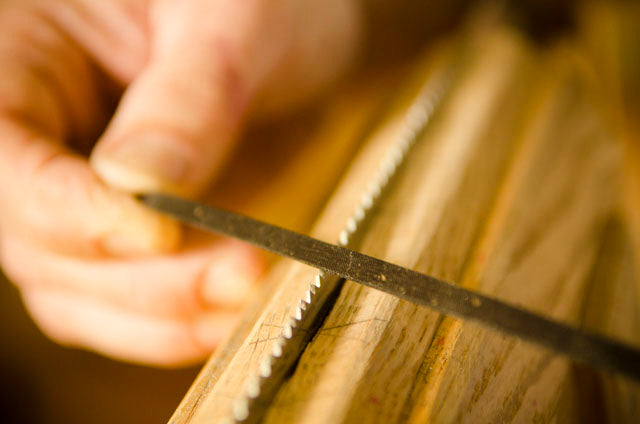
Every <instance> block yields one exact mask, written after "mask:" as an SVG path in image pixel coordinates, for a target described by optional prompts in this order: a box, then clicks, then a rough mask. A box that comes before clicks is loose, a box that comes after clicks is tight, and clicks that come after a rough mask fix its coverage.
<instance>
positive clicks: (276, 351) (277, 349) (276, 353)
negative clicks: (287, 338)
mask: <svg viewBox="0 0 640 424" xmlns="http://www.w3.org/2000/svg"><path fill="white" fill-rule="evenodd" d="M283 343H284V339H278V341H277V342H276V344H274V345H273V352H272V353H271V354H272V355H273V357H274V358H279V357H281V356H282V344H283Z"/></svg>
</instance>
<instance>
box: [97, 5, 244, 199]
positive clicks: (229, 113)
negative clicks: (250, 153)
mask: <svg viewBox="0 0 640 424" xmlns="http://www.w3.org/2000/svg"><path fill="white" fill-rule="evenodd" d="M172 4H173V7H172V9H171V15H170V16H169V15H168V13H164V14H163V16H162V17H157V16H155V15H154V14H153V13H151V18H150V25H151V32H152V33H153V39H152V43H151V47H150V58H149V61H148V62H147V65H146V67H145V68H144V69H143V71H142V72H141V73H140V74H139V75H138V76H137V77H136V79H135V80H134V81H133V83H132V84H131V85H130V86H129V87H128V88H127V90H126V92H125V94H124V96H123V98H122V101H121V103H120V105H119V107H118V109H117V111H116V113H115V116H114V119H113V120H112V122H111V124H110V125H109V127H108V128H107V131H106V132H105V134H104V136H103V137H102V138H101V139H100V140H99V141H98V144H97V146H96V148H95V149H94V152H93V153H92V155H91V164H92V166H93V168H94V169H95V170H96V172H98V174H99V175H100V176H101V177H102V178H103V179H104V180H105V181H107V182H108V183H109V184H111V185H113V186H115V187H119V188H122V189H125V190H128V191H132V192H148V191H168V192H173V193H178V194H182V195H194V194H196V193H198V192H201V191H202V190H203V189H204V188H205V187H206V186H207V184H208V183H209V182H210V181H211V179H212V178H213V177H214V175H215V173H216V172H217V171H218V170H219V169H220V165H221V163H222V162H223V160H224V159H225V158H226V157H227V155H228V153H229V151H230V149H231V147H232V145H233V142H234V139H235V136H236V133H237V131H238V128H239V125H240V123H241V121H242V118H243V116H244V112H245V110H246V105H247V102H248V87H247V83H246V79H245V76H244V75H243V72H244V71H243V70H242V69H241V66H240V64H239V62H238V60H237V57H234V53H235V52H234V50H233V49H232V48H231V47H229V46H227V45H225V43H224V41H223V40H222V39H221V38H220V37H219V39H215V37H214V36H211V35H209V34H210V33H211V30H210V29H208V28H206V27H212V26H213V25H210V24H209V22H208V21H206V22H204V23H203V22H202V19H189V16H190V13H193V10H191V9H194V8H193V7H191V6H189V4H190V3H185V4H184V6H179V3H177V2H172ZM191 18H194V16H191ZM158 21H162V25H160V24H159V22H158ZM198 22H200V25H199V26H198V25H197V23H198ZM203 24H206V25H203ZM203 26H204V27H205V28H202V27H203Z"/></svg>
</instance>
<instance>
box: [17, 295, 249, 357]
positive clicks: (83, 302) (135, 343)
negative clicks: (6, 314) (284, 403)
mask: <svg viewBox="0 0 640 424" xmlns="http://www.w3.org/2000/svg"><path fill="white" fill-rule="evenodd" d="M23 299H24V302H25V304H26V306H27V308H28V309H29V312H30V313H31V316H32V317H33V319H34V321H35V322H36V323H37V324H38V326H39V327H40V328H41V329H42V330H43V331H44V332H45V333H46V334H47V335H48V336H49V337H51V338H52V339H54V340H55V341H57V342H59V343H62V344H65V345H70V346H76V347H82V348H87V349H90V350H93V351H96V352H100V353H102V354H105V355H107V356H110V357H113V358H115V359H120V360H126V361H131V362H138V363H144V364H150V365H156V366H181V365H188V364H191V363H194V362H198V361H200V360H202V359H203V358H204V357H206V355H208V354H209V353H210V352H211V350H212V349H213V348H214V347H215V346H216V345H217V344H218V343H219V342H220V341H221V339H222V338H224V337H225V336H226V335H227V333H228V332H229V331H230V330H231V329H232V328H233V326H234V324H235V321H236V319H237V315H236V314H233V313H228V312H217V313H209V314H207V315H201V316H199V317H198V318H197V319H194V320H192V321H179V320H170V319H161V318H157V317H150V316H146V315H140V314H135V313H131V312H127V311H123V310H122V309H119V308H116V307H113V306H110V305H105V304H103V303H101V302H98V301H95V300H91V299H87V298H83V297H80V296H73V295H69V294H68V293H60V292H53V291H41V290H29V291H26V292H24V293H23Z"/></svg>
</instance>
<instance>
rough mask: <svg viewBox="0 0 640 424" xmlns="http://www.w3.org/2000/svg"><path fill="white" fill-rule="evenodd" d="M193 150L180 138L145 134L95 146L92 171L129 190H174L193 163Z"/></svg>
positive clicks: (111, 183)
mask: <svg viewBox="0 0 640 424" xmlns="http://www.w3.org/2000/svg"><path fill="white" fill-rule="evenodd" d="M193 162H194V157H193V152H191V151H190V149H189V146H188V145H187V144H186V143H184V142H183V141H182V140H179V139H177V138H173V137H169V136H167V135H164V134H157V135H156V134H149V135H145V136H143V137H139V138H134V139H131V140H126V141H122V142H119V143H118V144H117V145H107V146H105V147H103V148H98V149H97V150H96V153H95V154H94V156H92V158H91V163H92V165H93V167H94V169H95V171H96V172H97V173H98V174H99V175H100V176H101V177H102V178H103V179H104V180H105V181H107V182H108V183H109V184H110V185H112V186H115V187H118V188H121V189H124V190H127V191H130V192H138V193H141V192H148V191H155V190H169V191H176V190H178V189H177V187H180V186H181V185H182V184H181V183H182V182H183V181H184V180H185V178H187V174H188V172H189V170H190V168H191V167H192V166H193Z"/></svg>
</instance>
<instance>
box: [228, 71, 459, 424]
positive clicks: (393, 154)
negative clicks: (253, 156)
mask: <svg viewBox="0 0 640 424" xmlns="http://www.w3.org/2000/svg"><path fill="white" fill-rule="evenodd" d="M440 82H441V84H440V85H433V84H432V83H428V85H425V86H424V87H423V88H422V90H421V91H420V93H418V95H417V96H416V98H415V100H414V102H413V105H412V106H411V107H410V109H409V111H408V113H407V116H406V117H405V128H404V129H403V130H402V132H401V133H400V134H398V140H397V141H396V142H395V144H394V146H393V147H392V148H391V150H390V151H389V152H388V153H387V155H386V156H385V158H384V159H383V161H382V162H381V164H380V169H379V170H378V174H377V175H375V176H374V178H373V179H372V180H371V182H370V185H369V186H368V188H367V189H366V190H365V191H364V192H363V193H362V195H361V198H360V202H359V204H357V205H356V208H355V210H354V212H353V215H352V216H351V217H350V218H349V219H348V220H347V224H346V227H345V228H344V229H343V230H342V231H341V232H340V234H339V237H338V239H339V244H340V245H342V246H346V245H347V244H348V243H349V237H350V235H352V234H355V232H356V231H357V229H358V223H359V222H361V221H363V220H364V219H365V218H366V215H367V211H368V210H369V209H371V208H372V207H373V205H374V201H375V200H376V199H377V198H378V197H379V196H380V194H381V193H382V190H383V189H384V188H385V187H386V186H387V184H388V182H389V180H390V179H391V178H392V177H393V176H394V175H395V173H396V172H397V170H398V166H399V165H400V163H402V161H404V159H405V157H406V155H407V153H408V151H409V149H410V148H411V147H412V146H413V145H414V144H415V143H416V141H417V139H418V134H419V133H420V132H421V131H422V130H423V129H424V127H425V125H426V124H427V123H428V121H429V119H430V117H431V115H432V113H433V111H434V109H435V107H436V106H437V104H438V102H439V101H440V97H441V95H442V94H443V93H444V90H445V88H446V85H447V84H448V83H449V78H446V79H443V80H442V81H440ZM324 276H325V273H324V271H322V270H320V271H318V274H316V276H315V277H314V279H313V281H312V282H311V283H310V285H309V290H307V291H306V292H305V294H304V297H303V298H302V299H301V301H300V304H299V305H298V306H297V307H296V310H295V312H294V316H293V317H291V318H290V319H289V321H288V322H287V323H286V324H285V325H284V327H283V328H282V333H281V335H280V337H279V338H278V339H277V340H276V342H275V343H274V345H273V348H272V351H271V354H270V355H266V356H265V357H263V358H262V361H261V362H260V366H259V374H258V375H256V376H255V378H254V379H252V380H250V382H249V384H248V385H247V390H246V396H245V397H244V398H243V399H238V400H237V401H236V402H235V403H234V405H233V415H234V417H235V422H236V423H237V422H242V421H245V420H246V419H247V418H248V417H249V414H250V410H249V408H250V401H251V400H253V399H256V398H258V396H260V392H261V383H262V381H263V380H262V379H266V378H269V377H270V376H271V375H272V373H273V364H274V361H277V359H278V358H280V357H282V356H283V355H284V349H285V345H286V343H287V340H289V339H291V338H292V337H293V333H294V330H295V329H296V328H297V327H298V326H299V324H300V321H301V320H302V313H303V311H304V310H306V309H307V305H310V304H311V298H312V296H315V294H316V291H317V289H319V288H321V286H322V279H323V278H324Z"/></svg>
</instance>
